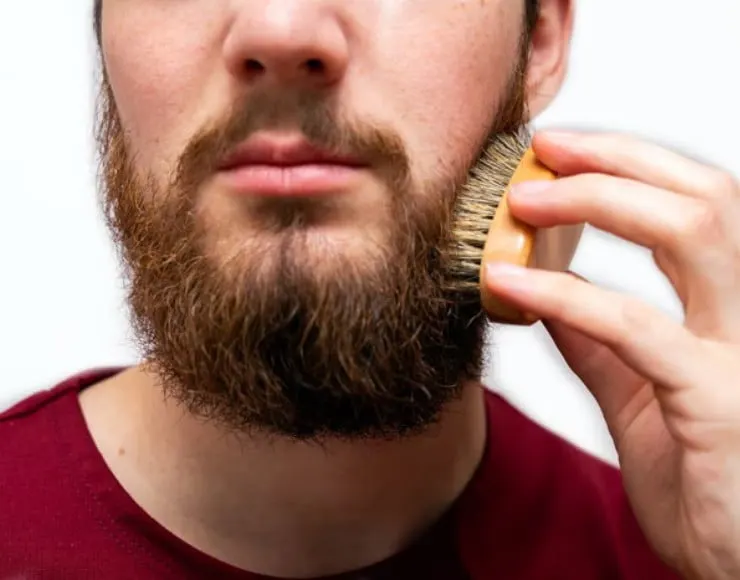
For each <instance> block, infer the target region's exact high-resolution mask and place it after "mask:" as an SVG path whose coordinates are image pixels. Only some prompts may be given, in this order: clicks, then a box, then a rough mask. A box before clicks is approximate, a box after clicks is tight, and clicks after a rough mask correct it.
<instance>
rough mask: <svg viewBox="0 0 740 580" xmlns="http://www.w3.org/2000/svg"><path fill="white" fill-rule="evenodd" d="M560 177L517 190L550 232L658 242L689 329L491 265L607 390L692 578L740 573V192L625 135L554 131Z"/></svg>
mask: <svg viewBox="0 0 740 580" xmlns="http://www.w3.org/2000/svg"><path fill="white" fill-rule="evenodd" d="M534 148H535V152H536V153H537V155H538V157H539V158H540V160H541V161H542V162H543V163H544V164H545V165H547V166H549V167H550V168H551V169H553V170H554V171H556V172H557V173H558V174H559V175H560V176H561V178H560V179H558V180H556V181H555V182H553V183H551V184H534V186H532V184H527V185H525V186H524V187H521V188H520V189H519V190H518V191H513V192H512V194H511V196H510V207H511V210H512V212H513V213H514V215H516V216H517V217H518V218H519V219H521V220H522V221H525V222H528V223H530V224H532V225H534V226H538V227H549V226H554V225H560V224H575V223H590V224H591V225H593V226H595V227H597V228H599V229H602V230H605V231H608V232H611V233H613V234H615V235H617V236H620V237H622V238H624V239H627V240H630V241H632V242H635V243H638V244H641V245H643V246H646V247H647V248H649V249H650V250H652V253H653V256H654V258H655V262H656V264H657V265H658V267H659V268H660V269H661V271H662V272H663V273H664V274H665V275H666V276H667V277H668V279H669V280H670V281H671V283H672V285H673V287H674V288H675V289H676V292H677V294H678V296H679V298H680V299H681V302H682V304H683V307H684V314H685V316H684V322H683V324H681V323H679V322H676V321H674V320H672V319H671V318H669V317H668V316H667V315H665V314H663V313H661V312H660V311H658V310H657V309H654V308H651V307H649V306H648V305H646V304H644V303H642V302H640V301H638V300H637V299H635V298H633V297H629V296H625V295H622V294H619V293H616V292H610V291H607V290H604V289H601V288H598V287H596V286H594V285H592V284H590V283H588V282H586V281H585V280H583V279H579V278H578V277H576V276H573V275H569V274H567V273H553V272H545V271H541V270H524V269H515V268H506V267H497V266H496V267H493V268H491V269H490V270H489V272H488V273H487V283H488V284H489V287H490V288H491V290H492V291H494V292H496V293H497V295H499V296H500V297H502V298H504V299H506V300H508V301H509V302H511V303H512V304H514V305H516V306H519V307H522V308H525V309H527V310H529V311H531V312H533V313H535V314H537V315H539V316H541V317H542V319H543V321H544V323H545V326H546V328H547V329H548V331H549V332H550V334H551V336H552V337H553V340H554V341H555V343H556V344H557V346H558V348H559V349H560V351H561V353H562V354H563V357H564V358H565V360H566V362H567V363H568V364H569V366H570V367H571V368H572V369H573V371H574V372H575V373H576V374H577V375H578V376H579V377H580V378H581V380H582V381H583V382H584V384H585V385H586V386H587V387H588V389H589V390H590V391H591V393H592V394H593V395H594V397H595V399H596V400H597V402H598V404H599V406H600V407H601V410H602V412H603V414H604V417H605V419H606V422H607V425H608V428H609V430H610V433H611V435H612V437H613V439H614V442H615V446H616V449H617V452H618V454H619V458H620V465H621V468H622V474H623V480H624V484H625V489H626V492H627V495H628V497H629V499H630V501H631V504H632V507H633V511H634V512H635V515H636V517H637V519H638V521H639V523H640V525H641V527H642V529H643V531H644V532H645V534H646V536H647V537H648V539H649V541H650V542H651V543H652V545H653V547H654V548H655V550H656V551H657V552H658V554H660V555H661V557H662V558H663V559H664V560H665V561H666V562H667V563H668V564H670V565H672V566H674V567H675V568H676V569H677V570H678V571H680V572H681V573H683V574H684V575H685V576H686V577H687V578H702V579H717V580H719V579H725V578H734V579H737V578H740V187H739V186H738V182H737V181H736V180H735V179H733V178H732V177H731V176H729V175H727V174H725V173H724V172H722V171H719V170H717V169H715V168H711V167H707V166H704V165H701V164H699V163H697V162H694V161H691V160H688V159H685V158H683V157H681V156H679V155H677V154H674V153H671V152H669V151H666V150H664V149H662V148H659V147H657V146H654V145H651V144H647V143H643V142H640V141H636V140H632V139H630V138H627V137H623V136H612V135H586V134H558V133H555V134H549V135H548V134H542V135H537V137H536V138H535V141H534Z"/></svg>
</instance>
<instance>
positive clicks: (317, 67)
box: [304, 58, 326, 74]
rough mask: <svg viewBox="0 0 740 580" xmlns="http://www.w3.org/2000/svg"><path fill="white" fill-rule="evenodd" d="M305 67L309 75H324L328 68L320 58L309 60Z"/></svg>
mask: <svg viewBox="0 0 740 580" xmlns="http://www.w3.org/2000/svg"><path fill="white" fill-rule="evenodd" d="M304 66H305V67H306V70H307V71H308V72H309V73H313V74H315V73H323V72H324V69H325V68H326V67H325V66H324V63H323V62H322V61H321V60H320V59H318V58H309V59H308V60H307V61H306V63H305V65H304Z"/></svg>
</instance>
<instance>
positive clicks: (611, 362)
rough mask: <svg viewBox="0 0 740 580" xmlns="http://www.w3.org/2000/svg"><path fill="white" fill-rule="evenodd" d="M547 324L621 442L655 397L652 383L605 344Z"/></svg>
mask: <svg viewBox="0 0 740 580" xmlns="http://www.w3.org/2000/svg"><path fill="white" fill-rule="evenodd" d="M544 325H545V328H546V329H547V331H548V332H549V333H550V336H551V337H552V339H553V341H554V342H555V344H556V345H557V347H558V350H559V351H560V353H561V354H562V355H563V358H564V359H565V362H566V363H567V364H568V366H569V367H570V368H571V370H572V371H573V372H574V373H575V374H576V375H577V376H578V378H580V379H581V381H583V384H584V385H585V386H586V387H587V388H588V390H589V391H590V392H591V394H592V395H593V396H594V399H596V401H597V403H598V404H599V407H600V408H601V411H602V413H603V415H604V419H605V420H606V424H607V426H608V427H609V431H610V432H611V434H612V436H613V437H614V441H615V443H616V444H617V445H619V441H620V439H621V434H622V433H623V432H624V430H625V429H626V428H627V427H628V426H629V425H630V424H631V423H632V422H633V420H634V417H635V416H636V414H638V413H639V412H640V411H642V409H644V407H645V405H646V404H648V403H649V402H650V400H652V399H653V392H652V387H651V386H650V385H649V382H648V381H646V380H645V378H644V377H641V376H640V375H638V374H637V373H636V372H635V371H633V370H632V369H631V368H630V367H629V366H627V365H626V364H625V363H624V362H623V361H622V359H620V358H619V357H618V356H617V355H615V354H614V352H613V351H612V350H611V349H610V348H609V347H607V346H606V345H604V344H602V343H600V342H598V341H596V340H594V339H593V338H591V337H589V336H586V335H585V334H583V333H582V332H580V331H578V330H575V329H573V328H571V327H569V326H568V325H566V324H564V323H562V322H559V321H556V320H552V319H550V320H546V321H544Z"/></svg>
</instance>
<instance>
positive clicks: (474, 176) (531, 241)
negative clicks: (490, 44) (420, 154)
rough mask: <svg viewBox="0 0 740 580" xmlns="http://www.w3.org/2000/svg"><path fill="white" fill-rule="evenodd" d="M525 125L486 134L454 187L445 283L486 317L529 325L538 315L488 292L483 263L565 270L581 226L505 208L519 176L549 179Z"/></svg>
mask: <svg viewBox="0 0 740 580" xmlns="http://www.w3.org/2000/svg"><path fill="white" fill-rule="evenodd" d="M531 140H532V137H531V134H530V133H529V131H528V130H527V128H526V127H521V128H518V129H516V130H514V131H510V132H505V133H500V134H498V135H496V136H494V137H492V138H490V139H489V141H488V142H487V144H486V145H485V147H484V148H483V151H482V154H481V156H480V158H479V161H478V163H476V165H475V166H474V167H473V168H472V169H471V171H470V173H469V175H468V180H467V182H466V183H465V184H464V185H463V187H462V188H461V189H460V191H459V192H458V198H457V201H456V206H455V209H454V212H453V221H452V230H451V239H450V244H449V247H448V255H447V256H446V257H447V272H448V274H449V275H450V282H451V284H450V286H451V288H452V289H454V290H455V292H457V293H458V295H459V296H461V297H462V300H463V301H465V300H470V301H474V300H479V301H480V305H481V308H482V310H483V311H484V312H485V314H486V315H487V317H488V319H489V320H490V321H491V322H496V323H504V324H512V325H531V324H534V323H535V322H537V321H538V320H539V319H538V317H536V316H535V315H533V314H531V313H529V312H523V311H521V310H518V309H516V308H514V307H513V306H511V305H510V304H507V303H505V302H504V301H502V300H500V299H499V298H498V297H497V296H494V295H492V294H491V293H490V292H489V291H488V289H487V287H486V284H485V283H484V274H485V269H486V265H487V264H489V263H491V262H494V261H497V262H506V263H510V264H514V265H517V266H525V267H529V268H541V269H545V270H551V271H561V272H563V271H566V270H567V269H568V268H569V267H570V263H571V261H572V259H573V256H574V254H575V251H576V249H577V246H578V243H579V241H580V239H581V234H582V233H583V225H582V224H577V225H572V226H571V225H569V226H555V227H552V228H534V227H532V226H530V225H528V224H526V223H524V222H522V221H520V220H518V219H516V218H515V217H514V216H513V215H512V214H511V212H510V211H509V207H508V203H507V194H508V192H509V189H510V188H511V186H513V185H515V184H517V183H521V182H523V181H534V180H554V179H556V178H557V176H556V175H555V173H554V172H553V171H551V170H550V169H549V168H547V167H545V166H544V165H543V164H542V163H540V162H539V161H538V160H537V158H536V156H535V154H534V151H533V150H532V148H531Z"/></svg>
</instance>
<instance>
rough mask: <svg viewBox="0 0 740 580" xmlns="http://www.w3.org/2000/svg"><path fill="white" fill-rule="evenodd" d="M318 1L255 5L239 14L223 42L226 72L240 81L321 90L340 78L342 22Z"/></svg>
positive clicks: (263, 0) (344, 60)
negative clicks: (227, 70)
mask: <svg viewBox="0 0 740 580" xmlns="http://www.w3.org/2000/svg"><path fill="white" fill-rule="evenodd" d="M332 4H334V5H336V4H337V3H336V2H334V3H331V2H329V3H327V2H322V1H321V0H308V1H306V0H255V1H254V2H242V3H241V5H242V8H240V9H239V12H238V13H237V14H236V17H235V19H234V20H233V22H232V25H231V27H230V29H229V31H228V34H227V36H226V39H225V41H224V45H223V46H224V49H223V50H224V58H225V61H226V63H227V67H228V69H229V71H230V72H231V73H232V74H233V75H234V76H237V77H239V79H240V80H244V79H246V80H248V81H249V82H251V83H255V82H263V83H270V84H279V85H288V84H289V85H293V86H296V85H297V86H301V85H302V86H305V87H310V88H325V87H328V86H331V85H334V84H337V83H338V82H339V81H340V80H341V79H342V77H343V76H344V74H345V72H346V70H347V66H348V61H349V47H348V40H347V37H346V33H345V31H344V29H343V26H342V19H341V18H340V15H338V14H337V13H336V10H335V9H332V8H331V5H332Z"/></svg>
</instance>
